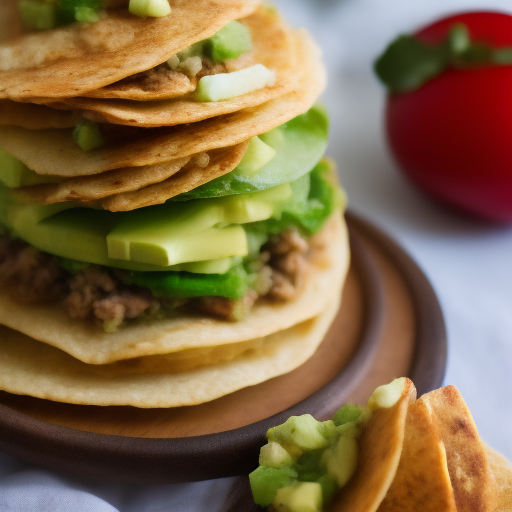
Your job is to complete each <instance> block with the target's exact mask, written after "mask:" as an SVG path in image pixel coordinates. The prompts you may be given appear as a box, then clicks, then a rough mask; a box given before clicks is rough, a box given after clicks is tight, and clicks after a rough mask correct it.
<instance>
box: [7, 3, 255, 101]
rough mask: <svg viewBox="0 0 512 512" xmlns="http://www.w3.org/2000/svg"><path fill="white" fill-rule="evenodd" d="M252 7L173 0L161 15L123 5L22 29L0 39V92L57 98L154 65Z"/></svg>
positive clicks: (124, 76) (19, 96) (213, 32)
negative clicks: (91, 19)
mask: <svg viewBox="0 0 512 512" xmlns="http://www.w3.org/2000/svg"><path fill="white" fill-rule="evenodd" d="M2 1H3V0H2ZM256 8H257V2H255V1H252V0H194V1H193V2H190V1H189V0H173V2H172V13H171V14H170V15H169V16H165V17H163V18H140V17H138V16H134V15H132V14H130V13H129V12H128V11H127V10H126V9H125V8H123V9H115V10H109V11H107V12H106V13H105V14H104V16H103V17H102V18H101V19H100V21H98V22H97V23H91V24H81V23H73V24H72V25H68V26H66V27H63V28H58V29H54V30H49V31H45V32H38V33H31V34H27V35H25V36H23V37H21V38H18V39H16V40H15V41H13V42H11V43H4V44H2V45H0V98H11V99H17V100H20V99H30V98H36V97H43V98H47V97H48V98H63V97H73V96H78V95H80V94H82V93H85V92H87V91H92V90H94V89H99V88H100V87H103V86H105V85H109V84H111V83H113V82H117V81H119V80H121V79H123V78H126V77H127V76H131V75H134V74H136V73H139V72H141V71H146V70H147V69H151V68H154V67H155V66H157V65H159V64H161V63H162V62H165V61H166V60H167V59H169V58H170V57H171V56H172V55H174V54H176V53H178V52H179V51H181V50H183V49H185V48H187V47H188V46H190V45H191V44H193V43H195V42H197V41H200V40H202V39H206V38H208V37H210V36H212V35H213V34H215V33H216V32H217V31H218V30H220V29H221V28H222V27H223V26H225V25H226V24H228V23H229V22H230V21H232V20H235V19H239V18H244V17H246V16H249V15H250V14H251V13H252V12H254V11H255V9H256Z"/></svg>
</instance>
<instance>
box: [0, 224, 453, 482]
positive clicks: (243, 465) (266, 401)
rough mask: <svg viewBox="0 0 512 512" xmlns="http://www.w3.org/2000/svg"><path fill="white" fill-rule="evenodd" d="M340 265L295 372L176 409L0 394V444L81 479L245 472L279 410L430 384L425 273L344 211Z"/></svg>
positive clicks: (436, 339) (432, 351)
mask: <svg viewBox="0 0 512 512" xmlns="http://www.w3.org/2000/svg"><path fill="white" fill-rule="evenodd" d="M347 221H348V224H349V229H350V237H351V242H350V243H351V250H352V264H351V269H350V272H349V275H348V278H347V283H346V286H345V288H344V292H343V299H342V306H341V308H340V311H339V313H338V316H337V318H336V320H335V321H334V323H333V325H332V327H331V329H330V331H329V333H328V334H327V336H326V338H325V340H324V341H323V343H322V344H321V346H320V348H319V349H318V351H317V353H316V354H315V355H314V356H313V357H312V358H311V359H310V360H309V361H308V362H307V363H305V364H304V365H302V366H301V367H300V368H298V369H297V370H295V371H293V372H291V373H288V374H287V375H283V376H281V377H277V378H275V379H272V380H270V381H267V382H265V383H263V384H260V385H257V386H252V387H250V388H246V389H243V390H240V391H238V392H236V393H233V394H231V395H228V396H226V397H223V398H221V399H218V400H215V401H213V402H210V403H207V404H203V405H200V406H193V407H182V408H177V409H150V410H140V409H136V408H132V407H93V406H80V405H68V404H59V403H55V402H50V401H46V400H40V399H35V398H31V397H24V396H16V395H11V394H8V393H5V392H1V393H0V449H2V450H4V451H5V452H7V453H9V454H11V455H14V456H17V457H20V458H22V459H25V460H27V461H30V462H33V463H36V464H41V465H44V466H48V467H51V468H55V469H60V470H65V471H70V472H74V473H77V474H81V475H83V476H88V477H93V478H101V479H110V480H118V481H128V482H136V483H160V482H161V483H164V482H179V481H192V480H202V479H209V478H219V477H223V476H229V475H236V474H247V473H248V472H249V471H250V470H251V469H253V467H254V465H255V464H256V463H257V460H258V451H259V448H260V446H261V445H262V444H263V443H264V442H265V432H266V431H267V429H268V428H269V427H271V426H273V425H276V424H279V423H282V422H283V421H285V420H286V419H287V418H288V417H289V416H291V415H298V414H304V413H306V412H308V413H311V414H313V415H314V416H315V417H317V418H318V419H326V418H328V417H330V416H332V414H333V413H334V411H336V410H337V409H338V408H339V407H340V406H341V405H342V404H344V403H345V402H347V401H354V402H356V403H364V402H365V401H366V400H367V399H368V397H369V395H370V393H371V392H372V391H373V389H375V388H376V387H377V386H379V385H380V384H383V383H387V382H389V381H391V380H392V379H393V378H395V377H400V376H404V375H406V376H409V377H411V378H412V379H413V381H414V382H415V384H416V387H417V388H418V393H420V394H422V393H425V392H427V391H430V390H431V389H434V388H437V387H439V386H440V385H441V384H442V379H443V376H444V371H445V365H446V351H447V347H446V333H445V327H444V321H443V317H442V313H441V310H440V307H439V304H438V301H437V299H436V296H435V294H434V292H433V290H432V288H431V286H430V284H429V283H428V281H427V279H426V278H425V276H424V275H423V273H422V272H421V270H420V269H419V268H418V267H417V266H416V264H415V263H414V262H413V261H412V260H411V259H410V257H409V256H407V254H406V253H405V252H404V251H403V250H402V249H401V248H400V247H399V246H398V245H396V244H395V243H394V242H393V241H392V240H391V239H389V238H388V237H387V236H386V235H384V234H383V233H382V232H380V231H379V230H377V229H376V228H374V227H373V226H371V225H370V224H368V223H367V222H364V221H363V220H361V219H359V218H357V217H355V216H354V215H350V214H349V215H347Z"/></svg>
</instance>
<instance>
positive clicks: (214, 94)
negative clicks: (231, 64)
mask: <svg viewBox="0 0 512 512" xmlns="http://www.w3.org/2000/svg"><path fill="white" fill-rule="evenodd" d="M274 81H275V72H274V71H271V70H270V69H268V68H266V67H265V66H264V65H263V64H255V65H254V66H251V67H249V68H245V69H241V70H240V71H233V72H232V73H221V74H218V75H207V76H203V77H202V78H201V79H200V80H199V83H198V85H197V90H196V97H197V99H198V100H199V101H222V100H228V99H230V98H236V97H237V96H241V95H242V94H248V93H250V92H253V91H257V90H259V89H263V88H264V87H267V86H268V85H273V84H274Z"/></svg>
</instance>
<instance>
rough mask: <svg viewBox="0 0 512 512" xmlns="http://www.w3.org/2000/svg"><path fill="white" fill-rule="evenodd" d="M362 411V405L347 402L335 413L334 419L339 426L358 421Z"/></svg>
mask: <svg viewBox="0 0 512 512" xmlns="http://www.w3.org/2000/svg"><path fill="white" fill-rule="evenodd" d="M361 412H362V409H361V407H359V406H357V405H354V404H346V405H344V406H343V407H342V408H341V409H338V410H337V411H336V412H335V413H334V416H333V417H332V421H333V422H334V424H335V425H336V426H337V427H338V426H340V425H344V424H345V423H350V422H352V421H356V420H357V418H359V416H361Z"/></svg>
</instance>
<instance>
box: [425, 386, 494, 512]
mask: <svg viewBox="0 0 512 512" xmlns="http://www.w3.org/2000/svg"><path fill="white" fill-rule="evenodd" d="M420 401H422V402H423V403H425V405H426V406H427V407H428V408H429V410H430V411H431V414H432V417H433V419H434V422H435V424H436V426H437V429H438V431H439V433H440V436H441V439H442V441H443V443H444V446H445V449H446V457H447V462H448V471H449V473H450V479H451V482H452V487H453V491H454V495H455V503H456V504H457V510H458V511H459V512H471V511H475V510H478V511H482V512H484V511H492V510H494V509H495V508H494V507H495V500H496V494H497V493H496V483H495V482H494V479H493V476H492V472H491V469H490V467H489V461H488V460H487V456H486V450H485V445H484V443H483V442H482V440H481V439H480V436H479V435H478V431H477V429H476V426H475V423H474V421H473V418H472V416H471V412H470V411H469V409H468V407H467V405H466V403H465V402H464V400H463V398H462V396H461V395H460V393H459V392H458V391H457V389H456V388H455V387H454V386H447V387H444V388H441V389H439V390H437V391H432V392H431V393H428V394H426V395H423V396H422V397H421V398H420Z"/></svg>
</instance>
